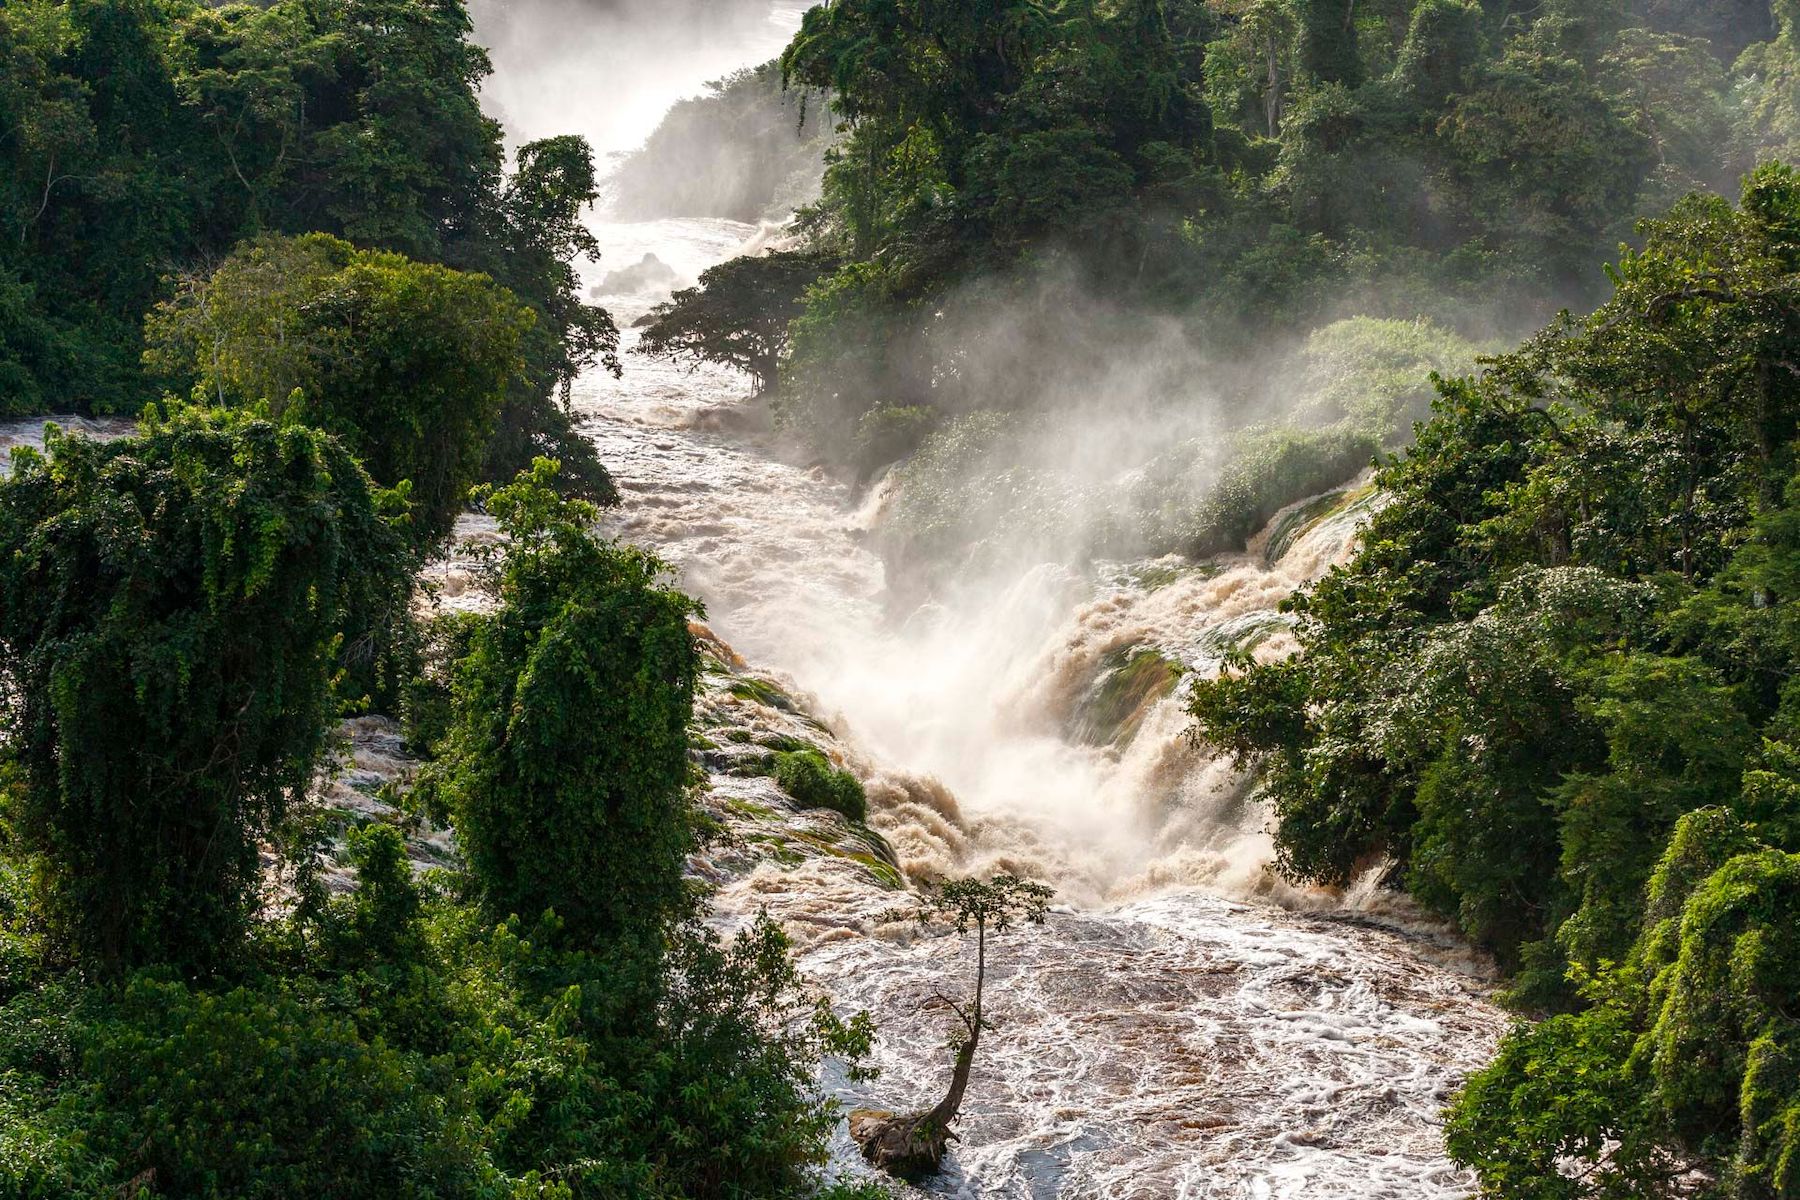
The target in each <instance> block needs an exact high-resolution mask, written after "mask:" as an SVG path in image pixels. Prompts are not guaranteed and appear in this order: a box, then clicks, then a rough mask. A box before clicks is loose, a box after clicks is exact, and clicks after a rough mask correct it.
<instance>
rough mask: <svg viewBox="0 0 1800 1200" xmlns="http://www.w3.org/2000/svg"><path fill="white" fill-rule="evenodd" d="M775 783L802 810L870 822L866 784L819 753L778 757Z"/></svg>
mask: <svg viewBox="0 0 1800 1200" xmlns="http://www.w3.org/2000/svg"><path fill="white" fill-rule="evenodd" d="M775 782H776V783H779V784H780V785H781V790H782V791H784V792H786V793H787V794H788V795H790V796H792V797H793V798H794V802H795V803H796V804H798V805H799V806H800V807H801V808H829V809H831V810H832V811H834V812H839V813H842V814H843V815H844V816H846V817H848V818H849V819H850V820H852V821H862V820H866V819H867V818H868V815H869V798H868V796H866V795H865V794H864V793H863V785H862V782H861V781H860V780H859V779H857V778H856V776H854V775H852V774H851V773H850V772H848V771H840V770H838V769H837V768H836V767H834V766H832V765H831V762H830V761H829V760H828V759H827V758H826V757H825V756H824V755H823V754H820V753H819V752H818V751H817V750H791V751H785V752H782V753H778V754H776V756H775Z"/></svg>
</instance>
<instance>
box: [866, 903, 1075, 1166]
mask: <svg viewBox="0 0 1800 1200" xmlns="http://www.w3.org/2000/svg"><path fill="white" fill-rule="evenodd" d="M1053 895H1055V893H1054V892H1053V891H1052V890H1051V889H1050V888H1048V887H1046V886H1045V885H1043V884H1041V883H1033V882H1031V881H1029V880H1024V879H1020V878H1018V877H1017V876H1015V875H1007V874H1000V875H995V876H994V877H993V878H992V879H987V880H981V879H953V880H946V881H945V882H943V883H940V884H938V885H936V886H935V887H931V888H929V889H927V890H926V892H925V894H924V896H923V898H922V900H921V902H920V904H919V906H918V908H917V909H916V910H915V912H914V914H913V916H914V918H915V919H916V920H917V921H918V922H919V924H920V925H922V926H924V925H929V924H931V923H932V922H933V921H934V920H947V921H949V922H950V923H951V924H952V925H954V926H955V928H956V932H957V933H959V934H967V933H968V932H969V928H970V926H973V927H974V929H975V994H974V998H973V999H972V1000H971V1001H970V1003H969V1004H968V1005H967V1006H966V1007H965V1006H963V1005H959V1004H957V1003H956V1002H955V1001H954V1000H951V999H950V998H949V997H947V996H944V995H943V994H942V993H939V998H940V999H941V1000H943V1002H944V1003H945V1004H946V1005H948V1006H949V1007H950V1009H951V1011H952V1012H954V1013H955V1014H956V1016H957V1018H958V1020H959V1021H961V1023H962V1028H961V1029H960V1030H958V1031H957V1033H956V1035H955V1036H954V1037H953V1038H952V1039H951V1046H952V1047H953V1048H954V1050H955V1052H956V1065H955V1067H954V1069H953V1070H952V1072H951V1075H950V1089H949V1091H947V1092H945V1093H944V1098H943V1099H942V1100H940V1101H938V1103H937V1104H936V1105H934V1106H933V1107H932V1108H930V1109H927V1110H926V1111H924V1112H916V1113H908V1114H906V1115H904V1116H895V1115H894V1114H893V1113H889V1112H881V1111H877V1110H874V1109H858V1110H857V1111H856V1112H853V1113H851V1114H850V1136H851V1137H853V1138H855V1139H856V1141H857V1142H858V1143H859V1144H860V1145H861V1146H862V1152H863V1155H864V1156H865V1157H866V1158H868V1159H869V1160H870V1161H871V1162H873V1163H875V1164H876V1165H877V1166H880V1167H882V1168H883V1169H885V1170H890V1171H893V1172H895V1173H897V1174H901V1175H917V1174H925V1173H929V1172H932V1171H935V1170H937V1168H938V1164H939V1163H940V1162H942V1161H943V1157H944V1151H945V1150H946V1149H948V1148H949V1144H950V1141H951V1139H952V1138H954V1137H955V1136H956V1135H955V1134H954V1133H952V1132H951V1130H950V1127H951V1126H952V1125H953V1124H955V1123H956V1118H957V1115H958V1114H959V1113H960V1112H961V1111H962V1102H963V1094H964V1093H965V1092H966V1091H967V1090H968V1086H969V1071H970V1070H971V1069H972V1068H973V1066H974V1064H975V1050H976V1047H977V1046H979V1045H980V1043H981V1031H982V1030H983V1029H992V1028H993V1025H992V1024H991V1023H989V1022H988V1021H987V1020H986V1018H985V1017H984V1016H983V1015H982V1009H981V1004H982V992H983V989H984V987H985V985H986V982H987V939H988V933H989V932H990V931H992V932H994V933H996V934H998V933H1005V932H1006V931H1007V930H1009V929H1011V928H1012V927H1013V926H1014V925H1016V924H1018V923H1019V922H1021V921H1023V922H1026V923H1029V924H1032V925H1041V924H1043V922H1044V916H1045V914H1046V913H1047V912H1048V911H1049V907H1050V899H1051V897H1052V896H1053Z"/></svg>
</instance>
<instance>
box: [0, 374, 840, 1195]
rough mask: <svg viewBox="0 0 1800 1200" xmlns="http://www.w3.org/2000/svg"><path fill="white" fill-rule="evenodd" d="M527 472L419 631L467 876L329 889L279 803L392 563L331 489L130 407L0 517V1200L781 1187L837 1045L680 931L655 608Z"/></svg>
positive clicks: (235, 437) (770, 968)
mask: <svg viewBox="0 0 1800 1200" xmlns="http://www.w3.org/2000/svg"><path fill="white" fill-rule="evenodd" d="M555 474H556V468H555V465H554V464H552V463H549V462H545V461H540V462H539V463H538V464H536V466H535V468H534V470H533V472H532V473H531V474H529V475H526V476H522V477H521V478H520V479H519V481H518V482H516V483H514V484H513V485H510V486H508V487H506V488H502V489H499V490H498V491H494V492H493V493H492V494H491V495H489V496H488V497H487V503H488V506H489V508H490V510H491V511H492V512H493V513H494V514H495V515H496V517H498V519H499V520H500V522H501V525H502V527H503V529H504V530H505V531H506V533H507V534H508V536H509V540H508V542H507V543H506V546H505V549H504V550H503V551H501V552H500V557H499V561H498V562H497V563H496V564H495V566H494V580H495V583H496V586H497V598H498V600H499V607H498V609H497V610H496V611H495V612H494V613H492V614H490V615H487V616H476V617H468V618H463V619H460V620H458V621H457V622H455V623H454V624H455V628H454V629H453V630H452V629H446V630H443V631H440V634H439V636H435V637H433V638H431V639H430V645H431V646H433V647H435V648H437V651H438V652H442V653H446V654H449V655H452V656H454V657H453V661H448V662H441V663H436V664H433V665H432V668H431V673H432V674H435V675H444V674H447V675H448V676H450V677H451V678H452V679H453V680H454V683H453V686H452V688H451V692H450V698H449V709H450V711H449V714H448V717H447V719H444V720H441V721H440V722H439V733H438V735H437V736H436V737H435V738H432V740H433V741H434V742H435V743H436V744H437V745H438V746H439V747H440V748H441V750H442V753H441V755H440V757H439V758H438V760H437V761H436V762H435V763H434V764H433V765H432V767H431V768H430V772H429V774H430V787H429V788H428V797H427V803H428V804H429V803H430V802H431V801H433V800H435V801H438V802H447V803H448V805H449V807H450V808H451V810H452V811H453V813H454V815H455V817H456V819H457V833H458V835H459V840H460V842H461V844H462V846H463V847H464V849H465V850H466V852H467V855H468V860H469V863H468V866H467V867H466V868H464V867H461V866H457V867H451V868H446V869H441V870H438V871H435V872H431V873H428V874H425V875H423V876H416V875H415V867H414V864H413V863H411V862H409V860H408V853H407V845H406V843H405V841H404V840H403V838H402V836H401V834H400V832H399V831H398V830H397V829H396V828H395V827H393V826H391V825H385V824H375V825H369V826H366V827H355V826H352V827H350V828H348V829H346V830H344V838H343V842H342V849H341V853H340V857H341V859H342V861H343V862H344V863H345V865H347V866H348V867H350V868H352V869H353V871H354V873H355V884H354V887H353V888H352V889H351V890H349V891H347V892H343V893H340V894H335V895H334V894H331V893H329V892H328V891H327V890H326V889H325V887H324V886H323V883H322V879H321V876H320V874H319V871H318V868H319V867H320V865H322V859H321V858H320V854H321V853H324V854H326V855H327V856H329V854H330V853H331V851H330V848H329V845H328V844H326V843H325V842H323V841H322V837H323V836H324V835H327V834H329V833H330V830H331V826H330V824H329V823H325V824H321V818H322V817H323V816H324V814H321V813H319V812H317V811H316V810H314V809H312V808H311V806H310V805H308V804H306V803H303V802H302V793H303V792H304V790H305V789H306V788H307V787H308V785H309V784H310V782H311V780H312V778H313V776H314V773H315V772H316V771H317V769H318V768H319V766H320V760H321V754H322V751H323V750H324V745H325V734H326V732H327V729H328V728H329V718H330V717H331V716H332V714H333V712H334V711H335V709H334V706H333V703H332V701H333V696H332V688H331V684H332V679H333V675H334V670H335V667H336V662H337V660H338V659H339V657H341V652H342V649H343V646H344V645H345V642H344V641H343V640H341V639H342V637H343V634H344V633H345V632H346V631H349V630H352V629H355V628H358V627H359V622H360V623H361V624H366V623H367V622H368V620H369V616H368V614H369V613H370V612H372V611H381V612H389V614H390V615H392V614H391V611H390V609H389V608H381V607H380V605H383V604H386V605H390V606H391V604H392V602H393V601H394V600H395V599H396V598H397V599H399V600H400V601H404V600H405V599H406V597H407V595H408V594H409V592H410V580H409V578H408V569H409V566H410V563H411V561H412V560H411V558H410V555H409V554H408V553H407V552H406V548H405V544H404V540H403V539H402V537H401V536H400V535H399V534H398V533H396V532H394V531H392V530H390V529H389V528H388V526H387V525H386V523H385V522H384V520H383V519H382V517H381V514H380V513H379V512H378V511H377V509H376V504H375V499H376V497H375V493H373V492H372V491H371V489H370V487H369V485H368V482H367V477H366V476H364V475H363V474H362V473H361V472H360V470H359V469H358V468H357V467H356V465H355V463H354V461H353V460H352V459H350V457H349V456H348V454H347V453H346V452H345V451H344V449H343V448H342V447H341V446H340V445H339V444H338V443H337V442H336V441H335V440H334V439H333V438H331V437H330V436H329V435H326V434H322V433H319V432H316V431H313V430H310V429H307V428H305V427H304V426H299V425H296V424H287V425H276V424H275V423H273V422H271V421H269V420H268V419H266V418H264V417H260V416H257V415H255V414H249V413H243V412H234V411H230V410H227V411H225V412H222V413H211V414H201V413H197V412H194V411H189V410H181V411H177V412H176V413H174V414H173V415H172V416H170V417H168V418H166V419H165V418H162V417H159V416H157V415H156V413H155V411H154V410H152V412H151V414H150V417H149V419H148V420H147V422H146V425H145V428H144V430H143V432H142V433H141V434H140V435H139V436H138V437H136V438H133V439H127V440H123V441H118V442H113V443H110V444H106V445H100V444H96V443H92V442H88V441H84V440H80V439H53V440H52V442H51V444H50V456H49V458H48V459H47V460H46V459H41V458H39V457H36V456H26V457H24V458H23V459H22V460H20V461H19V464H18V469H17V471H16V473H15V474H14V475H13V476H12V477H11V478H10V479H8V480H7V481H5V482H4V483H0V537H3V539H4V540H3V542H0V544H3V545H4V546H5V547H6V548H7V550H8V557H7V559H6V560H5V561H8V562H10V563H11V564H12V565H11V566H9V567H8V572H9V573H8V574H6V575H5V576H4V578H3V580H0V582H3V584H4V587H3V589H0V601H3V603H0V614H4V618H5V625H4V638H5V646H6V649H7V651H8V655H7V659H6V662H7V667H8V672H9V673H8V675H7V678H6V680H5V685H4V688H0V694H4V695H5V696H7V697H8V698H9V706H8V708H7V709H6V710H5V712H4V714H3V715H4V717H5V723H4V726H0V733H3V736H0V1192H4V1193H5V1194H7V1195H20V1196H45V1197H49V1196H58V1197H61V1196H109V1195H124V1194H129V1195H143V1196H148V1195H169V1196H197V1197H224V1196H247V1197H278V1196H294V1195H330V1196H341V1197H363V1196H366V1197H371V1198H373V1197H391V1196H419V1197H426V1196H429V1197H464V1196H466V1197H519V1198H524V1197H532V1198H542V1200H572V1198H574V1197H581V1196H592V1197H620V1198H623V1197H634V1198H639V1197H642V1198H646V1200H664V1198H666V1200H676V1198H677V1197H681V1198H687V1197H702V1198H704V1197H746V1198H747V1197H753V1196H754V1197H780V1196H796V1197H797V1196H801V1195H811V1194H815V1193H814V1184H815V1180H814V1178H813V1171H814V1169H815V1167H816V1166H817V1164H819V1163H820V1162H821V1161H822V1160H823V1156H824V1139H825V1136H826V1134H827V1132H828V1131H829V1128H830V1126H831V1123H832V1120H833V1112H832V1109H831V1107H830V1106H829V1105H827V1104H823V1103H821V1102H819V1101H818V1100H817V1099H816V1098H815V1096H814V1091H813V1088H814V1071H815V1069H816V1066H817V1062H818V1058H819V1056H820V1055H821V1054H822V1053H830V1054H834V1055H838V1056H840V1057H842V1058H843V1059H844V1060H845V1061H846V1062H847V1064H848V1065H849V1066H850V1067H851V1069H852V1070H853V1071H854V1070H855V1063H856V1061H857V1059H858V1057H859V1056H860V1055H861V1054H863V1053H865V1052H866V1050H867V1048H868V1045H869V1040H870V1037H871V1034H872V1030H871V1028H870V1027H869V1025H868V1023H867V1020H866V1018H861V1017H859V1018H857V1019H855V1020H853V1021H850V1022H843V1021H840V1020H838V1019H837V1018H836V1017H834V1016H833V1015H832V1013H831V1011H830V1009H829V1008H828V1007H826V1006H824V1004H823V1003H822V1002H820V1001H818V1000H816V999H815V998H814V997H812V996H811V995H809V994H808V993H807V992H806V991H805V990H804V989H803V988H802V987H801V985H800V981H799V979H798V977H797V976H796V975H795V973H794V969H793V966H792V963H791V960H790V959H789V957H788V953H787V945H786V941H785V939H784V937H783V936H782V934H781V933H780V931H779V930H778V929H777V928H776V927H775V926H774V925H773V924H772V923H770V922H769V921H767V920H766V919H760V920H757V921H754V922H752V923H751V924H750V926H749V927H748V928H747V929H746V930H745V931H744V932H742V933H741V934H739V935H738V936H737V937H735V938H733V939H731V940H729V941H727V940H724V939H721V938H720V937H719V935H717V934H716V933H713V932H711V931H710V930H708V929H707V928H706V927H705V926H704V925H703V924H702V923H701V922H700V920H699V908H698V905H697V903H696V901H697V896H696V895H695V894H694V893H693V892H692V891H691V890H690V888H689V886H688V885H687V884H686V882H685V881H684V878H683V871H684V867H685V862H686V854H687V852H688V851H689V850H690V849H692V848H693V847H694V846H695V845H696V833H697V830H698V828H699V823H698V821H697V820H696V818H695V816H694V814H693V811H692V810H691V808H690V806H689V802H688V796H687V790H688V787H689V774H688V773H689V766H688V760H687V736H686V730H687V725H688V722H689V720H690V719H691V715H692V714H691V707H692V697H693V686H694V680H695V672H696V670H697V663H698V659H697V655H696V652H695V649H694V646H693V642H692V637H691V635H690V633H689V630H688V626H687V621H688V617H689V616H690V614H692V613H693V612H694V605H693V603H692V602H691V601H689V600H688V599H687V598H686V597H683V596H681V595H679V594H678V593H675V592H672V591H670V590H668V589H667V588H666V587H664V586H663V585H662V583H661V576H662V568H661V566H660V565H659V564H657V563H656V562H655V561H654V560H652V559H650V558H648V557H647V556H645V555H643V554H641V553H638V552H635V551H628V550H624V549H621V548H619V547H616V546H613V545H612V544H610V543H607V542H604V541H601V540H599V539H598V538H597V537H596V536H595V535H594V534H593V533H591V532H590V531H589V529H588V524H589V522H590V521H591V519H592V517H593V515H594V514H593V510H592V508H591V507H590V506H588V505H586V504H585V503H582V502H578V501H568V500H564V499H563V498H561V497H560V496H559V495H558V494H557V492H556V491H555V489H554V483H555ZM103 567H105V568H106V569H103ZM399 611H401V612H404V608H403V606H402V607H401V608H400V610H399ZM501 693H504V695H503V696H502V695H501ZM13 697H17V700H16V701H13V700H12V698H13ZM259 841H260V842H263V843H265V844H266V846H267V848H268V849H270V850H272V851H273V852H275V855H276V861H275V862H273V863H264V864H260V865H259V863H258V843H259ZM71 954H72V955H73V957H72V958H71V957H69V955H71ZM821 1194H825V1195H843V1196H852V1195H854V1196H864V1197H873V1196H874V1195H875V1193H874V1192H871V1191H870V1190H868V1189H837V1190H834V1189H827V1191H826V1192H825V1193H821Z"/></svg>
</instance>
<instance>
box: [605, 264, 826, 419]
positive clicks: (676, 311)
mask: <svg viewBox="0 0 1800 1200" xmlns="http://www.w3.org/2000/svg"><path fill="white" fill-rule="evenodd" d="M828 269H829V263H828V262H827V260H825V259H822V258H820V257H819V256H817V255H813V254H805V253H800V252H795V251H777V252H776V253H773V254H765V255H757V256H749V255H747V256H744V257H741V258H734V259H731V260H730V261H728V262H724V263H720V264H719V265H718V266H716V267H711V268H708V269H707V270H706V271H704V272H702V273H701V275H700V286H699V287H694V288H685V289H683V290H682V291H679V292H676V293H675V294H674V296H672V297H670V298H669V300H667V301H666V302H665V303H663V304H659V305H657V307H656V308H654V309H652V310H651V312H650V317H651V321H650V324H649V325H648V326H647V327H646V328H645V329H644V334H643V338H642V340H640V341H639V342H638V345H637V350H638V352H639V353H640V354H649V355H655V356H657V357H661V358H668V359H673V360H676V361H686V362H688V363H692V364H696V365H697V364H699V363H703V362H712V363H719V364H721V365H723V366H728V367H735V368H737V369H738V370H740V371H743V372H745V373H746V374H748V375H750V376H751V377H752V378H754V379H755V380H756V387H757V391H759V392H761V393H765V394H766V393H772V392H774V391H775V388H776V385H777V383H778V382H779V380H780V377H781V357H782V352H783V351H784V350H786V349H787V344H788V326H789V324H790V323H791V322H792V321H793V319H794V318H795V317H797V316H799V315H800V313H801V312H802V311H804V309H805V303H804V301H805V297H806V289H807V288H809V287H811V286H812V285H813V284H814V283H816V282H818V280H819V277H820V276H821V275H823V274H824V273H825V272H826V270H828Z"/></svg>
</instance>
